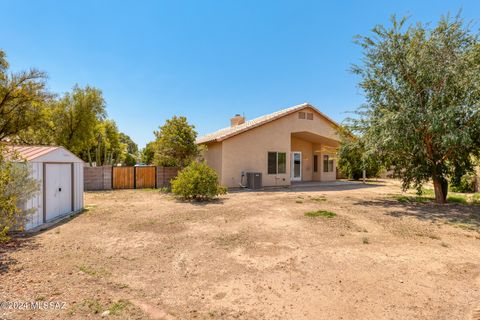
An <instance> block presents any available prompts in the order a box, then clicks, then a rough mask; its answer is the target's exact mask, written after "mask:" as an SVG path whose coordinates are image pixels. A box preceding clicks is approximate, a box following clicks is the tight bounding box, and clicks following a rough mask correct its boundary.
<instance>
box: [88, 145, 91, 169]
mask: <svg viewBox="0 0 480 320" xmlns="http://www.w3.org/2000/svg"><path fill="white" fill-rule="evenodd" d="M88 164H89V165H90V167H92V155H91V154H90V149H88Z"/></svg>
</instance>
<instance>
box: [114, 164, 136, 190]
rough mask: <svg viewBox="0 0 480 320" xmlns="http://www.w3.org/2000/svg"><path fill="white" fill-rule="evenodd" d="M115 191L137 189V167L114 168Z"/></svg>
mask: <svg viewBox="0 0 480 320" xmlns="http://www.w3.org/2000/svg"><path fill="white" fill-rule="evenodd" d="M112 188H113V189H134V188H135V167H113V168H112Z"/></svg>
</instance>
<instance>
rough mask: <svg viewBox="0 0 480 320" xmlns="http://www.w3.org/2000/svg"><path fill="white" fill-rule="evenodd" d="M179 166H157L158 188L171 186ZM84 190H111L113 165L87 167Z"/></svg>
mask: <svg viewBox="0 0 480 320" xmlns="http://www.w3.org/2000/svg"><path fill="white" fill-rule="evenodd" d="M178 171H179V169H178V168H167V167H157V176H156V178H157V188H163V187H168V186H170V181H171V180H172V179H173V178H175V177H176V176H177V174H178ZM83 179H84V190H85V191H95V190H111V189H112V166H102V167H85V168H84V170H83Z"/></svg>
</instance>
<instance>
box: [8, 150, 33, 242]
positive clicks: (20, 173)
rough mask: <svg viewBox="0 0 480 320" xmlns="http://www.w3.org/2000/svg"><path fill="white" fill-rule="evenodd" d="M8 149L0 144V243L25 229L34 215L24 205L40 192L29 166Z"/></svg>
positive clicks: (31, 210)
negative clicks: (11, 232)
mask: <svg viewBox="0 0 480 320" xmlns="http://www.w3.org/2000/svg"><path fill="white" fill-rule="evenodd" d="M6 148H8V147H6V146H4V145H1V144H0V242H5V241H7V240H8V239H9V236H8V233H9V232H10V231H11V230H12V229H13V228H17V229H22V228H23V227H24V225H25V223H26V222H27V220H28V218H29V217H30V215H31V214H32V213H33V209H25V206H24V204H25V202H26V201H27V200H29V199H30V198H32V197H33V196H34V195H35V193H37V192H38V190H39V184H38V182H37V181H36V180H34V179H33V178H32V177H31V172H30V169H29V167H28V165H27V164H26V163H25V162H24V161H23V160H22V159H21V158H20V157H19V156H18V155H16V154H14V153H12V152H7V151H8V150H6ZM7 154H8V157H7V156H6V155H7Z"/></svg>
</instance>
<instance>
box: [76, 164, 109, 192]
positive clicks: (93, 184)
mask: <svg viewBox="0 0 480 320" xmlns="http://www.w3.org/2000/svg"><path fill="white" fill-rule="evenodd" d="M83 181H84V184H83V185H84V188H83V189H84V190H85V191H94V190H111V189H112V166H102V167H85V168H83Z"/></svg>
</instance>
